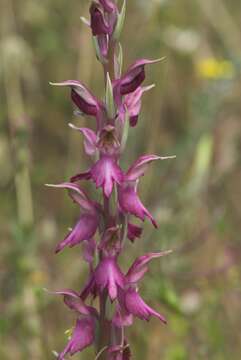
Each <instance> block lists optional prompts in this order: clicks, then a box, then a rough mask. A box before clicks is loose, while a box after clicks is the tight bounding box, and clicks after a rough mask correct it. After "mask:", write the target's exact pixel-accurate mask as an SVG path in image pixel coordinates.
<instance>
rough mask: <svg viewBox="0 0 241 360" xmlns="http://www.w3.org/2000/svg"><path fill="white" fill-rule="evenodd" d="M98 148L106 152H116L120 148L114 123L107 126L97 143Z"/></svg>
mask: <svg viewBox="0 0 241 360" xmlns="http://www.w3.org/2000/svg"><path fill="white" fill-rule="evenodd" d="M97 146H98V148H99V149H100V150H101V151H102V152H104V153H106V154H114V153H115V152H117V150H118V149H119V148H120V142H119V140H118V138H117V135H116V129H115V127H114V126H112V125H107V126H105V127H104V128H103V129H102V131H101V133H100V135H99V141H98V143H97Z"/></svg>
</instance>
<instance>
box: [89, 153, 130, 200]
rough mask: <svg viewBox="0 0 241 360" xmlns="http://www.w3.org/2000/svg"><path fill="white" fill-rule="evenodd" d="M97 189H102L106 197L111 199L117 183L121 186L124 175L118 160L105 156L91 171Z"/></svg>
mask: <svg viewBox="0 0 241 360" xmlns="http://www.w3.org/2000/svg"><path fill="white" fill-rule="evenodd" d="M90 173H91V178H92V180H93V181H94V182H95V184H96V187H97V188H99V187H102V188H103V191H104V194H105V196H107V197H110V195H111V193H112V190H113V186H114V184H115V183H117V184H119V185H120V184H121V183H122V180H123V173H122V171H121V168H120V167H119V165H118V164H117V162H116V160H115V159H114V158H113V157H111V156H103V157H102V158H101V159H100V160H98V161H97V162H96V163H95V165H94V166H93V167H92V168H91V170H90Z"/></svg>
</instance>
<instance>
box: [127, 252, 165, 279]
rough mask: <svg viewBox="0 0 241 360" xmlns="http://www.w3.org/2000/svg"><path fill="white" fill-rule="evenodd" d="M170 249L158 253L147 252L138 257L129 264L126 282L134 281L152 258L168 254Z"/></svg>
mask: <svg viewBox="0 0 241 360" xmlns="http://www.w3.org/2000/svg"><path fill="white" fill-rule="evenodd" d="M171 252H172V250H167V251H161V252H158V253H149V254H146V255H143V256H140V257H138V258H137V259H136V260H135V261H134V263H133V264H132V265H131V267H130V269H129V270H128V272H127V274H126V280H127V282H128V283H136V282H137V281H139V280H140V279H141V278H142V277H143V275H144V274H145V273H146V271H147V270H148V267H147V264H148V263H149V262H150V261H151V260H152V259H156V258H159V257H162V256H166V255H169V254H170V253H171Z"/></svg>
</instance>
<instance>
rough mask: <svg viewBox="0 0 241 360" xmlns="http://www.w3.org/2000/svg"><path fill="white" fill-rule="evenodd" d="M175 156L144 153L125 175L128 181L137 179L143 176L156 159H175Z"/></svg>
mask: <svg viewBox="0 0 241 360" xmlns="http://www.w3.org/2000/svg"><path fill="white" fill-rule="evenodd" d="M173 158H175V156H164V157H163V156H157V155H143V156H140V157H139V158H138V159H137V160H136V162H135V163H134V164H133V165H132V166H131V167H130V168H129V170H128V171H127V173H126V175H125V180H126V181H135V180H137V179H138V178H139V177H141V176H143V175H144V173H145V171H146V170H147V167H148V165H149V164H150V163H151V162H152V161H155V160H167V159H173Z"/></svg>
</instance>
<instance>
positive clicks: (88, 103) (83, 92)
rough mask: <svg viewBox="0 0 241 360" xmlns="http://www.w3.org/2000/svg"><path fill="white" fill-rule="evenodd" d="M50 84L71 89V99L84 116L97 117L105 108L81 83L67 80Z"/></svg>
mask: <svg viewBox="0 0 241 360" xmlns="http://www.w3.org/2000/svg"><path fill="white" fill-rule="evenodd" d="M50 84H51V85H55V86H68V87H70V88H71V99H72V101H73V102H74V104H75V105H76V106H77V107H78V108H79V110H80V111H81V112H82V113H83V114H86V115H90V116H97V115H98V113H99V112H100V111H101V107H103V104H102V103H101V102H100V101H99V100H98V99H97V98H96V97H95V96H94V95H93V94H92V93H91V92H90V90H89V89H87V87H86V86H84V85H83V84H82V83H81V82H80V81H77V80H67V81H63V82H60V83H50Z"/></svg>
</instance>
